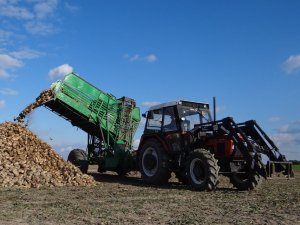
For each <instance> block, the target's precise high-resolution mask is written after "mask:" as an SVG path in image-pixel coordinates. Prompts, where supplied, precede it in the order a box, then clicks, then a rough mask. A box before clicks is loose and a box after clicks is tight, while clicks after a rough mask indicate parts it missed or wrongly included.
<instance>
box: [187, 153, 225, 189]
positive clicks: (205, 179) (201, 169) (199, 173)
mask: <svg viewBox="0 0 300 225" xmlns="http://www.w3.org/2000/svg"><path fill="white" fill-rule="evenodd" d="M186 168H187V176H188V179H189V184H190V186H191V187H192V188H193V189H195V190H197V191H212V190H214V189H215V188H216V186H217V185H218V182H219V166H218V164H217V160H216V159H215V157H214V156H213V155H212V154H211V153H210V152H209V151H207V150H205V149H195V150H194V151H192V152H191V153H190V155H189V156H188V159H187V167H186Z"/></svg>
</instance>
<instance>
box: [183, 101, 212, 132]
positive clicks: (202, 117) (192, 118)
mask: <svg viewBox="0 0 300 225" xmlns="http://www.w3.org/2000/svg"><path fill="white" fill-rule="evenodd" d="M179 116H180V118H181V120H182V123H183V124H182V126H183V130H184V131H190V130H192V129H194V127H195V125H196V124H201V123H207V122H210V121H211V115H210V112H209V110H204V109H197V108H190V107H184V106H183V107H180V108H179Z"/></svg>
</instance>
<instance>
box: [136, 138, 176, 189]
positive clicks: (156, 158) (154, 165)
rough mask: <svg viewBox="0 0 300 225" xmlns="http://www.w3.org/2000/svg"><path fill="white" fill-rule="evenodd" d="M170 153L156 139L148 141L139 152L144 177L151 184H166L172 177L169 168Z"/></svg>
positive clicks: (140, 166) (140, 167)
mask: <svg viewBox="0 0 300 225" xmlns="http://www.w3.org/2000/svg"><path fill="white" fill-rule="evenodd" d="M167 162H168V155H167V154H166V153H165V152H164V149H163V147H162V146H161V144H160V143H158V142H157V141H156V140H154V139H150V140H148V141H146V143H145V144H144V146H143V147H142V149H141V151H140V153H139V169H140V172H141V174H142V179H143V180H144V181H146V182H147V183H149V184H166V183H167V182H168V180H169V179H170V177H171V172H170V171H169V169H168V168H167Z"/></svg>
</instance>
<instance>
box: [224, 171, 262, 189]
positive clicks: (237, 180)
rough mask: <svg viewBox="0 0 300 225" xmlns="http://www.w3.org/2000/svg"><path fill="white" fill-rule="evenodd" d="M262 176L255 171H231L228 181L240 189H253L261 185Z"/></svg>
mask: <svg viewBox="0 0 300 225" xmlns="http://www.w3.org/2000/svg"><path fill="white" fill-rule="evenodd" d="M262 180H263V177H262V176H261V175H260V174H258V173H257V172H248V173H232V174H231V176H230V182H231V183H232V185H233V186H234V187H236V188H237V189H238V190H240V191H246V190H254V189H257V188H259V187H260V186H261V183H262Z"/></svg>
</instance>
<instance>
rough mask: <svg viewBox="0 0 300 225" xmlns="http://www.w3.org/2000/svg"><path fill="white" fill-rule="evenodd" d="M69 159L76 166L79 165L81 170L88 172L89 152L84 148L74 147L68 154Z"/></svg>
mask: <svg viewBox="0 0 300 225" xmlns="http://www.w3.org/2000/svg"><path fill="white" fill-rule="evenodd" d="M68 161H69V162H71V163H72V164H73V165H74V166H76V167H78V168H79V169H80V170H81V172H83V173H87V171H88V168H89V161H88V157H87V154H86V152H85V151H84V150H82V149H73V150H72V151H71V152H70V153H69V156H68Z"/></svg>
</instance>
